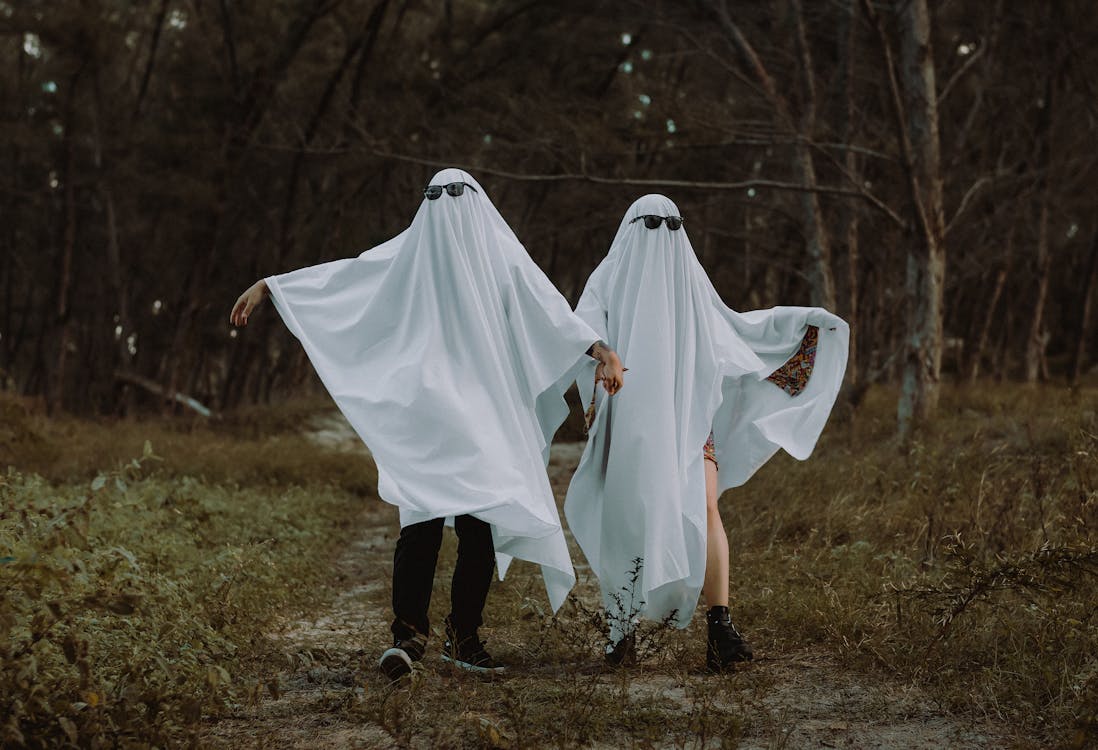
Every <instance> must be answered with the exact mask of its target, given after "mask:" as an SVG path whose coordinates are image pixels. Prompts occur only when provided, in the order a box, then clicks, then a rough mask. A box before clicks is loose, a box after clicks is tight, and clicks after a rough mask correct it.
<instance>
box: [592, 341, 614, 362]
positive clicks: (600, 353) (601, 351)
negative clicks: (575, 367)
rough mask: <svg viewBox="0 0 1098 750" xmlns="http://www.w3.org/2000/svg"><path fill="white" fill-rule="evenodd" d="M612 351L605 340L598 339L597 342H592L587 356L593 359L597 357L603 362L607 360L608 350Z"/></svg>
mask: <svg viewBox="0 0 1098 750" xmlns="http://www.w3.org/2000/svg"><path fill="white" fill-rule="evenodd" d="M611 351H613V349H611V348H610V347H609V346H607V345H606V344H605V343H604V342H602V341H596V342H595V343H593V344H591V346H590V348H589V349H588V350H587V356H588V357H591V358H592V359H597V360H598V361H599V362H603V361H605V357H606V354H607V352H611Z"/></svg>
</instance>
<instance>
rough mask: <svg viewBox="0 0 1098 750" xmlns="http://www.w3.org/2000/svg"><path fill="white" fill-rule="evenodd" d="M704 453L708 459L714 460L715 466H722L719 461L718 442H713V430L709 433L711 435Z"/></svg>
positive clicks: (703, 449) (706, 442)
mask: <svg viewBox="0 0 1098 750" xmlns="http://www.w3.org/2000/svg"><path fill="white" fill-rule="evenodd" d="M702 455H703V456H705V460H706V461H712V462H713V465H714V466H716V467H718V468H720V464H718V463H717V444H716V443H714V442H713V433H712V432H710V433H709V437H708V438H707V439H706V441H705V447H704V448H702Z"/></svg>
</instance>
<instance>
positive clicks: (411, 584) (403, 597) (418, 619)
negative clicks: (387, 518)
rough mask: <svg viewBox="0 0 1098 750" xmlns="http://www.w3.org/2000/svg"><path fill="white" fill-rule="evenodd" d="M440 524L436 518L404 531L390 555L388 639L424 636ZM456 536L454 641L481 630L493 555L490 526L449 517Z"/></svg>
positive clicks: (452, 599) (452, 601)
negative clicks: (390, 583) (394, 617)
mask: <svg viewBox="0 0 1098 750" xmlns="http://www.w3.org/2000/svg"><path fill="white" fill-rule="evenodd" d="M443 525H444V521H443V519H441V518H436V519H433V520H431V521H424V522H423V523H416V524H412V525H410V526H405V527H404V528H403V529H401V530H400V538H399V539H397V544H396V553H395V554H394V555H393V614H394V615H396V619H395V620H393V626H392V630H393V635H394V636H396V637H397V638H398V639H405V638H411V637H412V636H413V635H414V634H415V633H420V634H422V635H427V634H428V631H429V628H430V622H429V621H428V619H427V608H428V606H429V605H430V604H431V589H432V588H433V587H434V583H435V565H436V564H437V563H438V550H439V547H441V546H442V528H443ZM454 530H455V531H456V532H457V536H458V554H457V563H456V564H455V565H454V578H453V582H452V584H451V587H450V622H451V623H452V624H453V626H454V630H456V631H457V633H458V635H459V637H464V636H467V635H470V634H471V633H472V631H473V630H475V629H476V628H478V627H480V625H481V622H482V621H481V612H483V611H484V602H485V601H487V599H488V586H489V585H490V584H491V583H492V572H493V571H494V570H495V564H496V552H495V548H494V546H493V545H492V527H491V526H489V525H488V524H487V523H485V522H484V521H481V520H480V519H478V518H473V517H472V516H457V517H456V518H454Z"/></svg>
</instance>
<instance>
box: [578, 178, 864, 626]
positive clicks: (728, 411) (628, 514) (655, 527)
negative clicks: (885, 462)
mask: <svg viewBox="0 0 1098 750" xmlns="http://www.w3.org/2000/svg"><path fill="white" fill-rule="evenodd" d="M646 214H648V215H656V216H678V215H679V212H678V209H677V208H676V207H675V204H674V203H673V202H671V201H670V200H669V199H667V198H665V197H664V196H661V195H647V196H644V197H643V198H641V199H639V200H637V201H636V202H635V203H634V204H633V205H632V206H631V207H630V208H629V210H628V211H627V212H626V214H625V217H624V218H623V219H622V222H621V225H620V227H619V229H618V233H617V235H616V236H615V238H614V241H613V243H612V244H611V247H610V251H609V253H608V254H607V256H606V258H605V259H604V260H603V261H602V263H601V264H600V265H599V266H598V268H596V269H595V271H594V272H593V273H592V275H591V277H590V279H589V280H588V282H587V286H586V288H585V289H584V292H583V295H582V296H581V298H580V300H579V303H578V305H577V307H576V312H577V314H578V315H579V316H580V317H581V318H583V319H584V320H585V321H587V323H588V324H590V326H591V327H592V328H593V329H594V330H595V333H596V334H597V335H598V336H599V337H601V338H602V339H604V340H605V341H606V342H607V343H609V345H610V346H612V347H613V348H614V349H616V350H617V352H618V355H619V356H620V357H621V360H622V363H623V364H624V366H625V367H627V368H629V372H628V374H627V375H626V382H625V387H624V388H623V389H622V390H621V391H620V392H619V393H618V394H617V395H615V396H613V397H610V398H607V397H606V394H605V393H601V392H600V393H598V395H597V397H596V398H597V412H596V416H595V420H594V423H593V425H592V427H591V430H590V433H589V436H588V442H587V446H586V448H585V450H584V453H583V457H582V458H581V460H580V465H579V468H578V469H577V471H576V474H575V475H574V476H573V478H572V482H571V484H570V486H569V489H568V497H567V500H566V502H565V514H566V517H567V519H568V525H569V528H570V529H571V530H572V533H573V534H574V535H575V537H576V539H577V541H578V542H579V544H580V547H581V548H582V549H583V552H584V555H585V556H586V557H587V559H588V562H589V563H590V565H591V567H592V569H593V570H594V571H595V573H596V574H597V575H598V577H599V581H600V584H601V587H602V592H603V603H604V605H605V606H606V608H607V610H608V612H609V613H610V619H611V623H612V628H611V630H612V635H613V637H615V638H617V637H620V635H621V634H622V633H623V632H625V631H627V630H628V629H629V628H630V627H631V625H630V623H632V622H633V621H634V620H635V619H636V618H637V617H641V616H643V617H647V618H649V619H653V620H657V621H663V620H667V619H670V620H671V621H673V622H674V623H675V624H677V625H678V626H679V627H685V626H686V624H687V623H688V622H689V621H690V618H691V616H692V615H693V611H694V608H695V606H696V604H697V600H698V595H699V592H700V590H701V586H702V582H703V580H704V577H705V561H706V507H705V506H706V503H705V472H704V465H703V453H702V448H703V445H704V444H705V441H706V439H707V437H708V436H709V433H710V431H712V433H713V435H714V439H715V442H716V447H717V456H718V460H719V465H720V468H719V472H718V484H719V488H720V491H724V490H725V489H728V488H731V487H736V486H739V485H742V484H743V483H744V482H746V481H747V480H748V479H749V478H750V477H751V475H752V474H754V473H755V471H756V470H758V468H759V467H760V466H762V465H763V464H764V463H765V462H766V461H767V460H769V458H770V457H771V456H773V455H774V453H775V452H777V450H778V449H779V448H781V449H784V450H786V451H787V452H788V453H789V454H790V455H792V456H794V457H795V458H798V459H805V458H808V456H809V455H810V454H811V453H812V449H813V448H814V446H815V444H816V441H817V439H818V438H819V436H820V433H821V432H822V430H823V427H824V424H825V423H826V421H827V418H828V415H829V414H830V412H831V408H832V406H833V405H834V402H835V397H836V395H837V394H838V391H839V387H840V386H841V384H842V380H843V373H844V371H845V368H846V357H847V348H848V338H849V330H848V328H847V325H846V323H845V322H843V321H842V320H841V319H840V318H838V317H836V316H835V315H833V314H831V313H829V312H827V311H826V310H823V309H820V308H807V307H775V308H772V309H769V310H757V311H753V312H748V313H738V312H736V311H734V310H731V309H729V308H728V307H727V306H726V305H725V304H724V303H723V302H722V301H721V299H720V297H719V296H718V294H717V292H716V290H715V289H714V288H713V285H712V283H711V282H710V280H709V278H708V276H707V275H706V273H705V271H704V270H703V269H702V267H701V265H700V263H699V262H698V260H697V257H696V256H695V254H694V250H693V248H692V247H691V245H690V241H689V239H688V237H687V234H686V225H685V224H684V225H683V227H682V228H681V229H679V230H677V231H670V230H669V229H668V228H667V225H666V224H661V225H660V227H659V228H657V229H647V228H646V227H645V226H644V223H643V221H637V222H631V220H632V219H633V218H635V217H637V216H643V215H646ZM810 325H813V326H817V327H818V328H819V341H818V345H817V353H816V361H815V367H814V370H813V372H812V375H811V378H810V379H809V381H808V384H807V386H806V388H805V389H804V390H803V391H802V392H800V393H798V394H797V395H796V396H790V395H789V394H788V393H787V392H786V391H784V390H782V389H781V388H779V387H778V386H777V385H775V384H774V383H772V382H770V381H768V380H766V378H767V377H768V376H770V375H771V374H772V373H773V372H774V371H775V370H777V369H778V368H780V367H782V366H783V365H784V364H785V363H786V362H787V361H788V360H789V359H790V357H792V356H793V355H794V354H795V353H796V352H797V351H798V349H799V348H800V345H801V342H802V340H803V339H804V336H805V334H806V333H807V331H808V327H809V326H810ZM571 374H572V375H574V376H576V377H577V382H578V385H579V389H580V396H581V398H582V399H583V403H585V404H586V403H588V402H589V400H590V398H591V395H592V388H593V382H594V365H593V364H581V365H579V366H578V374H576V373H571ZM562 387H564V384H560V385H558V389H559V388H562ZM638 558H639V559H641V560H642V567H641V568H640V575H639V578H637V580H636V582H635V584H631V583H630V579H631V576H632V575H633V570H634V568H635V565H634V560H636V559H638ZM630 601H632V605H630Z"/></svg>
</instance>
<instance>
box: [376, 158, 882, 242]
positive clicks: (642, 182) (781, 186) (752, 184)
mask: <svg viewBox="0 0 1098 750" xmlns="http://www.w3.org/2000/svg"><path fill="white" fill-rule="evenodd" d="M372 153H373V154H374V156H377V157H380V158H382V159H393V160H395V161H403V162H408V163H411V164H422V165H424V166H428V167H439V168H445V167H453V168H456V169H464V170H466V171H475V172H480V173H482V174H489V175H492V176H493V177H502V178H504V179H507V180H518V181H522V182H592V183H595V184H598V185H637V186H642V187H677V188H685V189H689V190H746V189H747V188H768V189H771V190H787V191H790V192H795V193H822V194H825V195H843V196H847V197H851V198H861V199H862V200H865V201H866V202H868V203H870V204H871V205H873V206H874V207H875V208H877V209H879V210H880V211H881V212H882V213H884V214H885V215H886V216H888V217H889V218H890V219H892V221H893V222H895V223H896V224H897V225H898V226H900V227H903V226H904V222H903V220H902V219H901V218H900V217H899V216H897V215H896V213H895V212H894V211H892V209H890V208H889V207H888V206H886V205H884V204H883V203H881V202H880V200H878V199H876V198H874V197H873V196H871V195H867V194H866V193H865V192H864V191H860V190H848V189H846V188H838V187H825V186H820V185H816V186H814V187H806V186H805V185H802V184H799V183H795V182H779V181H777V180H758V179H751V180H743V181H741V182H700V181H696V180H670V179H643V178H637V177H600V176H598V175H592V174H587V173H562V174H530V173H519V172H508V171H506V170H502V169H495V168H493V167H485V166H463V165H461V164H455V163H453V162H449V161H440V160H437V159H424V158H422V157H418V156H408V155H406V154H394V153H390V152H387V151H380V150H377V149H375V150H373V152H372Z"/></svg>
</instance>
